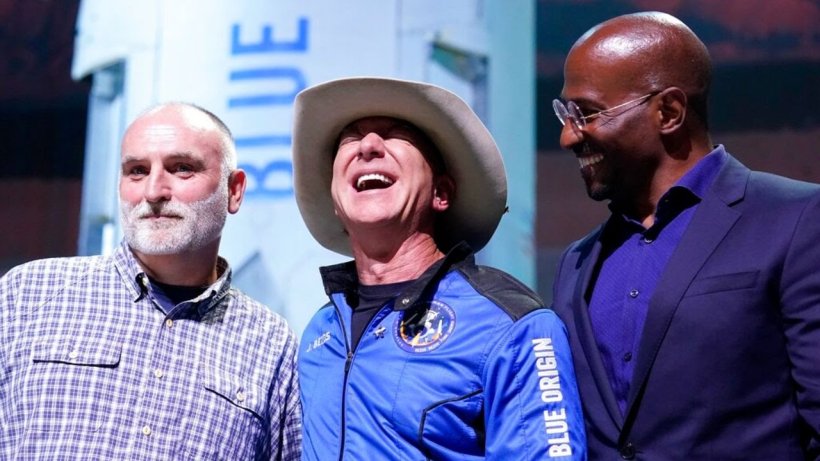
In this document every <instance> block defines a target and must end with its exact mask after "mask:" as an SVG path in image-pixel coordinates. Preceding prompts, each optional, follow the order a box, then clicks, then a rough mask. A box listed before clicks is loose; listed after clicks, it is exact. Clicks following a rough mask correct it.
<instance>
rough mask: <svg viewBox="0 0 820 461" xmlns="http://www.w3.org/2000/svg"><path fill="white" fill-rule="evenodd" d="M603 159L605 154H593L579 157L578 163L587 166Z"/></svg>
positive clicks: (583, 166) (582, 166)
mask: <svg viewBox="0 0 820 461" xmlns="http://www.w3.org/2000/svg"><path fill="white" fill-rule="evenodd" d="M603 159H604V156H603V155H601V154H593V155H589V156H587V157H578V163H579V164H580V165H581V168H586V167H588V166H592V165H595V164H596V163H600V162H601V160H603Z"/></svg>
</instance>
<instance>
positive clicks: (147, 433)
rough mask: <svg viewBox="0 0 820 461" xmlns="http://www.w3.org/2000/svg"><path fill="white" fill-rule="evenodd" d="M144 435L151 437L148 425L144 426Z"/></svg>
mask: <svg viewBox="0 0 820 461" xmlns="http://www.w3.org/2000/svg"><path fill="white" fill-rule="evenodd" d="M142 433H143V435H151V428H150V427H149V426H148V425H147V424H146V425H145V426H142Z"/></svg>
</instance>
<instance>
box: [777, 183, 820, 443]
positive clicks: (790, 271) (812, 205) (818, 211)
mask: <svg viewBox="0 0 820 461" xmlns="http://www.w3.org/2000/svg"><path fill="white" fill-rule="evenodd" d="M781 309H782V313H783V321H784V322H783V323H784V331H785V335H786V342H787V347H788V352H789V359H790V360H791V364H792V378H793V379H794V381H795V383H796V389H797V410H798V413H799V414H800V416H801V418H802V419H803V421H805V422H806V428H805V430H806V431H807V434H806V435H807V437H806V439H805V440H806V449H807V452H808V454H809V455H811V459H815V458H820V361H818V354H819V353H820V352H819V351H820V195H815V196H814V197H813V199H812V200H811V201H810V202H809V204H808V206H807V207H806V208H805V210H804V211H803V213H802V215H801V217H800V219H799V220H798V223H797V226H796V227H795V232H794V236H793V238H792V243H791V246H790V248H789V251H788V253H787V255H786V259H785V261H784V265H783V276H782V279H781Z"/></svg>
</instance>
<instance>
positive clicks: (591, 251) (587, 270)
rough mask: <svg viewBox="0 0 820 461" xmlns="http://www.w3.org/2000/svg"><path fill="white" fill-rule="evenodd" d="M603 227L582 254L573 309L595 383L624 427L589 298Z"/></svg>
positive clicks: (616, 421)
mask: <svg viewBox="0 0 820 461" xmlns="http://www.w3.org/2000/svg"><path fill="white" fill-rule="evenodd" d="M603 229H604V226H600V227H599V228H598V230H597V231H596V232H595V233H594V234H592V238H590V239H589V240H588V242H589V244H588V245H586V246H585V247H583V249H582V252H583V254H581V255H579V257H578V262H579V264H580V265H581V268H580V270H579V276H578V280H577V283H576V285H575V293H574V295H573V299H574V300H575V309H573V312H574V315H575V325H576V326H577V329H578V340H579V342H580V343H581V347H583V349H584V356H585V358H586V360H587V364H588V365H589V368H590V372H591V373H592V376H593V378H594V379H595V385H596V387H597V388H598V392H599V393H600V394H601V400H603V402H604V405H605V406H606V409H607V412H608V413H609V416H610V417H611V418H612V421H613V423H615V426H617V427H618V429H619V430H620V428H621V424H622V422H623V417H622V416H621V410H620V409H619V408H618V402H617V400H616V399H615V394H614V393H613V392H612V386H610V384H609V378H608V377H607V372H606V368H604V362H603V361H602V360H601V354H600V352H599V351H598V343H597V342H596V341H595V334H594V333H593V331H592V321H591V320H590V318H589V303H588V302H587V297H586V294H587V292H588V290H589V284H590V282H591V280H592V274H593V272H594V270H595V263H596V261H598V258H599V257H600V254H601V241H600V238H601V233H602V232H603Z"/></svg>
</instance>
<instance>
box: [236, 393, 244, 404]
mask: <svg viewBox="0 0 820 461" xmlns="http://www.w3.org/2000/svg"><path fill="white" fill-rule="evenodd" d="M236 401H237V402H244V401H245V394H244V393H243V392H242V391H239V392H237V393H236Z"/></svg>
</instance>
